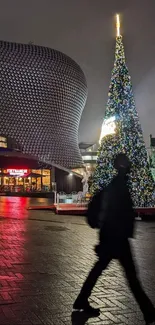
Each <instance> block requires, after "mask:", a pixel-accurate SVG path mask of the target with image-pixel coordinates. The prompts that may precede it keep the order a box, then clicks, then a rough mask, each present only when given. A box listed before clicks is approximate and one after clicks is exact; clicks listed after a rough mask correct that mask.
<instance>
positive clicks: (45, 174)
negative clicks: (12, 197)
mask: <svg viewBox="0 0 155 325" xmlns="http://www.w3.org/2000/svg"><path fill="white" fill-rule="evenodd" d="M50 190H51V170H48V169H39V170H38V169H26V168H25V169H13V168H9V169H0V192H49V191H50Z"/></svg>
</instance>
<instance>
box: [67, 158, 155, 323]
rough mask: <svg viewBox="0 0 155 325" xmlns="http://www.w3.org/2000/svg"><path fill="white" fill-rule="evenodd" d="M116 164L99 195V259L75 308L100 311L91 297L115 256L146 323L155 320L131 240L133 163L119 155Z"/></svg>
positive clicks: (92, 314) (93, 311)
mask: <svg viewBox="0 0 155 325" xmlns="http://www.w3.org/2000/svg"><path fill="white" fill-rule="evenodd" d="M114 167H115V168H116V169H117V170H118V175H117V176H116V177H115V178H114V179H113V180H112V182H111V183H110V184H109V185H108V187H107V189H105V191H101V192H100V194H99V196H98V197H99V200H100V202H99V205H100V213H99V215H98V220H97V222H98V227H99V228H100V244H99V245H98V246H97V247H96V253H97V255H98V261H97V262H96V263H95V265H94V267H93V268H92V270H91V271H90V273H89V275H88V277H87V279H86V281H85V283H84V285H83V287H82V289H81V292H80V294H79V296H78V297H77V299H76V301H75V303H74V305H73V308H74V309H76V310H84V311H85V312H87V313H88V314H90V316H98V315H99V314H100V310H99V309H95V308H93V307H91V306H90V305H89V302H88V298H89V297H90V295H91V292H92V289H93V287H94V286H95V284H96V282H97V280H98V278H99V276H100V275H101V273H102V271H103V270H105V269H106V267H107V266H108V264H109V263H110V261H111V260H112V259H113V258H114V259H118V260H119V261H120V263H121V265H122V266H123V268H124V270H125V273H126V277H127V280H128V283H129V286H130V289H131V291H132V293H133V295H134V296H135V299H136V300H137V302H138V304H139V306H140V309H141V311H142V313H143V315H144V319H145V321H146V324H151V323H152V322H154V321H155V308H154V306H153V304H152V302H151V301H150V299H149V298H148V297H147V295H146V293H145V292H144V290H143V288H142V286H141V284H140V281H139V279H138V277H137V272H136V268H135V264H134V261H133V257H132V253H131V248H130V243H129V238H132V237H133V231H134V210H133V205H132V200H131V196H130V193H129V190H128V186H127V181H128V176H127V175H128V174H129V172H130V162H129V160H128V158H127V157H126V155H124V154H119V155H118V156H117V157H116V159H115V161H114ZM93 213H94V211H93ZM95 226H96V225H95V224H94V227H95ZM92 227H93V225H92Z"/></svg>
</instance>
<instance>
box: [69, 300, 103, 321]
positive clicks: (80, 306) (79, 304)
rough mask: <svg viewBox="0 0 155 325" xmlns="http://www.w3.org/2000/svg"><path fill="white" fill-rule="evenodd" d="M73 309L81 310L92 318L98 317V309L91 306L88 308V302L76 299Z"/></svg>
mask: <svg viewBox="0 0 155 325" xmlns="http://www.w3.org/2000/svg"><path fill="white" fill-rule="evenodd" d="M73 309H75V310H83V311H84V312H85V313H87V314H89V315H91V316H94V317H98V316H99V315H100V309H99V308H93V307H92V306H90V304H89V302H88V301H87V300H86V301H82V300H80V299H79V298H77V299H76V300H75V302H74V304H73Z"/></svg>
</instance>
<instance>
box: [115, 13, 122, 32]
mask: <svg viewBox="0 0 155 325" xmlns="http://www.w3.org/2000/svg"><path fill="white" fill-rule="evenodd" d="M120 27H121V23H120V16H119V15H118V14H117V15H116V31H117V37H118V36H120Z"/></svg>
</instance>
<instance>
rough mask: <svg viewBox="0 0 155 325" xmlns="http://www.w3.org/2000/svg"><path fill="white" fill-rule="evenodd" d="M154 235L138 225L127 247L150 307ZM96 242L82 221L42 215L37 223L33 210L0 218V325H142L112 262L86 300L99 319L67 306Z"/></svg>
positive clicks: (153, 229) (151, 228) (152, 227)
mask: <svg viewBox="0 0 155 325" xmlns="http://www.w3.org/2000/svg"><path fill="white" fill-rule="evenodd" d="M10 213H11V212H10ZM18 216H19V213H18ZM61 227H62V229H63V231H62V229H60V228H61ZM154 234H155V224H154V223H146V222H145V223H143V222H142V223H138V224H137V232H136V240H133V241H132V245H133V250H134V256H135V257H136V258H137V263H138V267H139V270H140V277H141V280H142V282H143V286H144V287H145V289H146V291H147V293H148V294H149V296H150V297H151V298H152V300H153V302H154V303H155V290H154V288H155V273H154V269H155V254H154V251H155V236H154ZM97 238H98V234H97V232H96V231H94V230H91V229H90V228H89V227H88V226H87V225H86V222H85V220H84V218H83V217H74V216H55V215H54V214H52V213H51V212H50V213H49V212H43V211H42V212H41V213H40V212H39V219H37V213H36V212H35V211H33V212H32V211H31V212H29V215H28V218H27V219H26V218H24V219H22V217H21V218H19V217H18V218H17V219H15V218H14V219H12V218H11V214H10V217H9V215H8V214H7V218H5V215H4V218H2V219H1V220H0V325H7V324H9V325H70V324H71V325H84V324H92V325H93V324H94V325H101V324H102V325H110V324H117V325H123V324H129V325H130V324H132V325H133V324H134V325H136V324H137V325H143V324H144V321H143V316H142V314H141V312H140V310H139V307H138V306H137V304H136V302H135V300H134V298H133V296H132V294H131V292H130V290H129V289H128V287H127V284H126V279H125V278H124V274H123V271H122V269H121V267H120V265H119V263H118V262H117V261H113V262H112V263H111V264H110V265H109V267H108V269H107V270H106V271H105V272H104V273H103V275H102V276H101V277H100V279H99V281H98V282H97V284H96V286H95V288H94V290H93V293H92V296H91V298H90V301H91V303H92V304H93V305H94V306H95V307H100V308H101V314H100V317H98V318H91V319H88V318H87V317H86V315H82V314H80V313H75V312H74V313H73V315H72V304H73V302H74V300H75V298H76V296H77V295H78V293H79V291H80V288H81V285H82V283H83V281H84V279H85V277H86V276H87V274H88V272H89V270H90V268H91V267H92V265H93V264H94V262H95V261H96V256H95V254H94V251H93V248H94V245H95V244H96V242H97Z"/></svg>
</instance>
